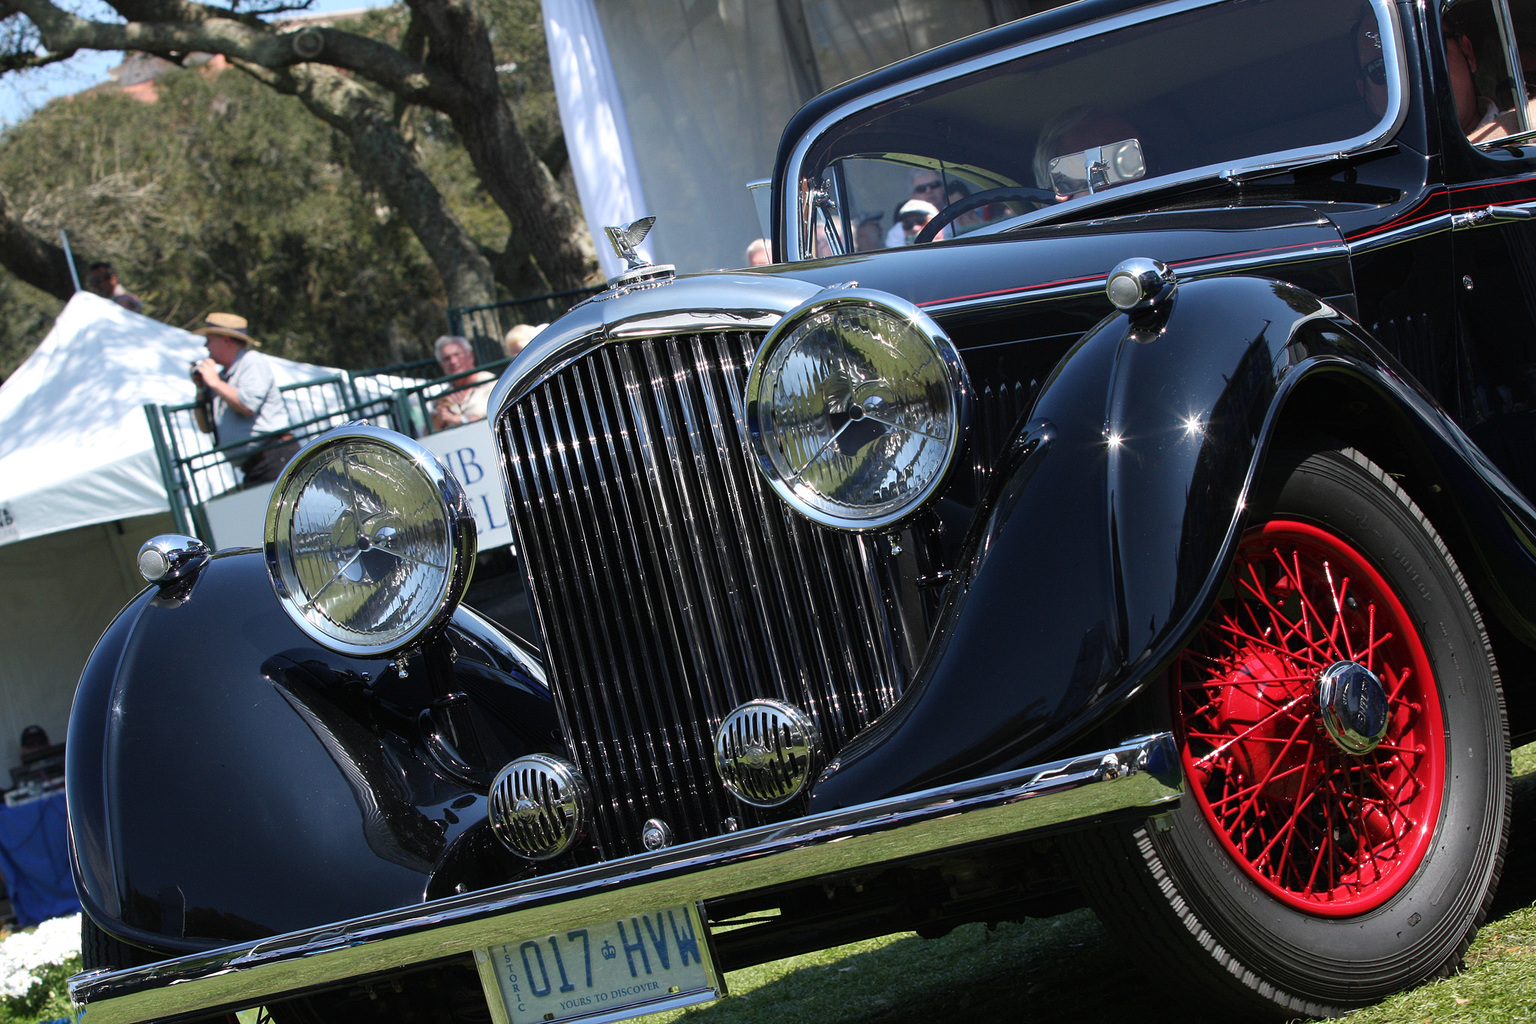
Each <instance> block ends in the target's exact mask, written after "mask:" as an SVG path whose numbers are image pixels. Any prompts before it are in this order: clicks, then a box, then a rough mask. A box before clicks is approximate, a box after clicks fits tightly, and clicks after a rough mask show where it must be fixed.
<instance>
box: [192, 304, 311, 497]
mask: <svg viewBox="0 0 1536 1024" xmlns="http://www.w3.org/2000/svg"><path fill="white" fill-rule="evenodd" d="M247 326H249V324H248V323H247V321H246V319H245V317H243V316H237V315H235V314H234V313H209V314H208V316H207V319H206V320H205V321H204V323H203V326H202V327H199V328H198V329H197V330H195V331H193V332H192V333H193V334H201V335H202V336H203V338H204V340H205V343H206V344H207V346H208V358H207V359H204V360H202V361H201V362H199V363H198V364H197V366H196V368H195V372H196V374H197V375H198V376H199V377H201V378H202V384H203V385H204V386H206V387H207V388H208V390H209V391H210V392H211V393H212V395H213V423H212V426H213V437H214V443H215V444H217V445H219V446H220V447H225V446H229V445H234V444H236V442H240V441H245V440H246V439H248V438H255V437H257V435H270V437H266V438H260V439H258V440H253V441H251V443H249V444H242V445H239V446H237V447H232V448H229V449H228V450H227V451H226V452H225V453H224V457H225V458H227V459H228V460H229V461H230V462H231V463H234V464H235V465H237V466H239V467H240V472H241V474H242V475H243V476H244V478H245V486H247V487H250V486H251V485H253V484H259V483H266V482H267V481H269V480H276V479H277V475H278V473H279V472H280V471H281V470H282V468H283V465H284V464H285V463H286V462H287V461H288V460H289V459H291V458H293V454H294V452H296V451H298V450H299V443H298V442H297V441H295V440H294V438H293V435H292V434H290V433H288V432H287V430H286V428H287V426H288V412H287V410H286V409H284V408H283V395H282V392H281V391H280V390H278V386H277V378H276V377H274V376H273V374H272V364H271V363H270V362H269V361H268V359H267V357H266V356H264V355H262V354H261V353H260V352H257V351H255V349H257V348H259V347H260V344H259V343H258V342H257V341H256V339H255V338H253V337H251V336H250V335H249V334H247V333H246V327H247Z"/></svg>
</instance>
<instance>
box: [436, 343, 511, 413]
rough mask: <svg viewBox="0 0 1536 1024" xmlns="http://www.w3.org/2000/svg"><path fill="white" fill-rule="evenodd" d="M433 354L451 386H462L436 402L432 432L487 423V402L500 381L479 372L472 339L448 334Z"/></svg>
mask: <svg viewBox="0 0 1536 1024" xmlns="http://www.w3.org/2000/svg"><path fill="white" fill-rule="evenodd" d="M433 351H434V353H435V354H436V356H437V365H438V366H440V367H442V369H443V376H445V377H451V378H452V380H451V381H450V382H449V383H450V384H457V385H458V386H457V387H454V388H453V389H452V390H451V391H448V392H446V393H444V394H441V395H439V396H437V397H436V398H434V399H433V400H432V429H433V430H443V429H445V428H447V427H456V426H458V425H459V424H461V423H471V422H473V421H474V420H483V419H485V406H486V401H487V400H488V399H489V398H490V397H491V388H492V386H493V385H494V384H495V382H496V378H495V377H493V376H492V375H491V374H489V373H486V372H485V371H484V370H476V369H475V352H474V349H472V348H470V345H469V339H468V338H464V337H460V336H459V335H457V334H445V335H443V336H442V337H441V338H438V339H437V343H436V344H435V345H434V346H433Z"/></svg>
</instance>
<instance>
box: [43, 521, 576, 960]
mask: <svg viewBox="0 0 1536 1024" xmlns="http://www.w3.org/2000/svg"><path fill="white" fill-rule="evenodd" d="M449 635H450V637H453V638H455V639H454V647H455V650H457V651H458V652H459V660H458V662H457V663H456V665H455V667H454V675H455V680H456V682H457V683H461V684H463V688H471V687H473V688H477V689H478V690H479V691H480V692H482V693H484V694H486V695H487V697H488V700H489V701H494V702H496V703H498V704H500V705H501V706H500V707H499V708H496V709H493V711H492V714H494V715H495V716H497V717H498V718H499V719H500V720H502V721H506V720H510V721H511V722H512V723H513V728H511V729H510V730H505V729H504V730H500V734H501V735H502V737H503V738H502V740H500V741H499V742H501V744H502V748H503V749H504V750H505V752H507V753H511V754H513V755H515V754H517V753H522V752H524V751H525V750H526V749H530V748H534V747H538V748H541V749H542V747H543V746H544V745H547V744H549V743H550V742H551V741H552V740H553V739H554V736H553V730H554V716H553V712H552V710H551V705H550V702H549V699H548V694H547V691H544V690H543V688H542V687H541V686H540V685H539V683H538V681H537V679H534V678H531V676H530V675H529V674H528V673H526V672H521V671H520V670H519V666H518V660H519V657H520V655H519V652H518V651H517V650H516V649H515V646H514V645H512V643H511V642H510V641H506V642H499V641H498V639H497V636H498V635H497V634H495V633H494V631H493V630H491V628H490V627H488V626H487V625H486V624H485V623H484V621H483V620H479V619H475V618H473V617H470V616H468V614H467V613H465V612H462V611H461V612H459V613H458V614H457V616H456V618H455V625H454V626H452V627H450V630H449ZM413 662H415V663H416V664H418V665H419V664H420V662H421V659H420V658H419V657H418V658H415V659H413ZM427 675H428V673H427V672H426V671H425V670H420V671H412V672H410V673H409V675H408V676H407V677H404V678H402V677H400V676H399V675H398V673H397V672H396V670H395V668H394V665H393V663H392V662H390V661H388V660H362V659H351V658H345V657H341V656H339V655H336V654H334V653H333V652H330V651H326V650H323V649H321V648H319V647H317V646H315V645H314V643H313V642H312V641H310V640H309V639H308V638H306V637H305V636H304V635H303V634H302V633H301V632H300V631H299V630H298V629H297V628H296V627H295V626H294V625H293V623H292V622H291V621H290V620H289V619H288V618H287V616H286V615H285V614H284V613H283V611H282V610H281V609H280V608H279V606H278V605H277V602H276V599H275V598H274V596H273V594H272V589H271V586H270V585H269V584H268V582H267V579H266V572H265V568H264V566H263V564H262V559H261V556H260V554H259V553H257V552H254V551H247V552H238V553H231V554H224V555H220V556H216V557H215V558H214V559H213V560H212V561H210V562H209V564H208V565H207V566H206V567H205V568H204V569H203V570H202V572H201V573H200V574H199V575H198V576H197V577H196V578H195V579H194V580H193V581H192V583H191V585H190V586H189V587H184V588H183V589H181V590H176V591H172V592H166V593H162V592H161V591H159V590H158V589H156V588H150V589H148V590H146V591H144V592H143V593H141V594H140V595H139V596H138V597H136V598H135V599H134V600H133V601H132V602H131V603H130V604H129V605H128V607H127V608H125V609H124V611H123V612H122V613H121V614H119V616H118V617H117V619H116V620H115V621H114V622H113V624H112V625H111V626H110V627H109V628H108V630H107V631H106V633H105V634H104V635H103V637H102V639H101V641H100V642H99V643H98V645H97V647H96V650H95V651H94V653H93V654H92V656H91V659H90V661H89V662H88V663H87V665H86V668H85V671H84V674H83V676H82V678H81V681H80V686H79V688H78V690H77V691H76V696H75V704H74V709H73V712H72V714H71V716H70V727H69V743H68V765H67V793H68V801H69V817H70V827H71V837H72V845H73V849H74V854H75V882H76V888H77V889H78V891H79V893H80V897H81V901H82V903H83V904H84V905H85V907H86V910H87V911H88V912H89V913H90V915H91V917H92V918H93V919H95V920H96V921H97V922H98V923H99V924H101V925H102V926H103V927H104V928H106V929H107V930H108V931H111V932H113V933H114V934H116V935H118V936H119V937H120V938H123V939H126V940H128V941H131V942H135V943H137V944H140V945H145V946H149V947H151V948H155V949H159V950H164V951H172V952H174V951H191V950H196V949H201V948H207V947H209V946H214V945H224V944H227V943H229V942H232V941H244V940H250V939H255V938H260V937H264V936H267V935H274V934H279V933H282V932H287V931H292V930H294V929H295V928H302V927H310V926H314V925H318V924H322V923H324V922H329V921H336V920H343V919H346V918H351V917H355V916H358V915H360V914H367V913H373V912H376V911H381V910H385V909H388V908H391V907H397V906H402V905H407V904H411V903H416V902H420V901H421V900H423V899H424V898H427V897H428V896H432V895H440V894H442V889H443V884H444V882H443V880H442V879H440V877H439V876H441V875H442V874H443V873H445V872H448V873H453V872H454V871H456V870H459V869H460V868H462V863H463V860H464V858H465V857H466V856H470V855H469V854H466V853H465V850H466V848H468V847H475V848H476V851H477V852H475V853H474V854H473V856H475V857H483V856H491V857H495V856H497V853H496V851H495V849H494V847H495V844H494V843H490V844H485V843H484V840H485V839H486V838H487V837H486V836H485V835H484V833H485V831H486V829H485V827H484V821H485V813H484V805H485V798H484V794H483V791H482V790H481V789H480V788H477V787H476V786H475V785H474V784H473V782H472V781H469V780H465V779H463V778H455V777H454V775H453V774H452V773H451V772H450V771H445V770H444V769H443V767H442V764H441V758H438V759H436V760H434V758H433V757H432V756H431V755H430V754H429V752H428V749H427V742H426V740H425V739H424V737H425V736H426V735H427V734H428V733H430V732H431V729H430V724H431V723H430V720H428V721H427V722H426V723H425V725H424V723H423V719H422V717H421V715H422V712H423V711H424V710H426V709H427V708H428V707H429V706H430V705H431V704H432V703H433V700H434V698H435V696H437V694H434V693H433V692H432V688H431V687H430V686H429V684H428V680H427V678H426V677H427ZM455 688H458V687H455ZM478 703H480V704H481V705H482V706H483V705H485V704H486V703H487V701H480V702H478ZM481 717H482V718H484V717H485V716H484V715H482V716H481ZM493 731H494V730H493ZM519 731H521V732H522V735H521V736H519V735H517V734H518V732H519ZM508 856H509V855H508ZM456 866H457V867H456ZM518 870H520V865H506V864H503V865H499V866H498V870H497V871H496V872H495V875H496V877H495V879H494V880H496V881H503V880H505V878H506V877H508V875H509V873H513V874H515V873H516V872H517V871H518ZM459 881H462V879H459ZM447 884H448V886H449V890H448V891H451V887H452V885H453V884H454V880H453V879H449V880H447Z"/></svg>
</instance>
